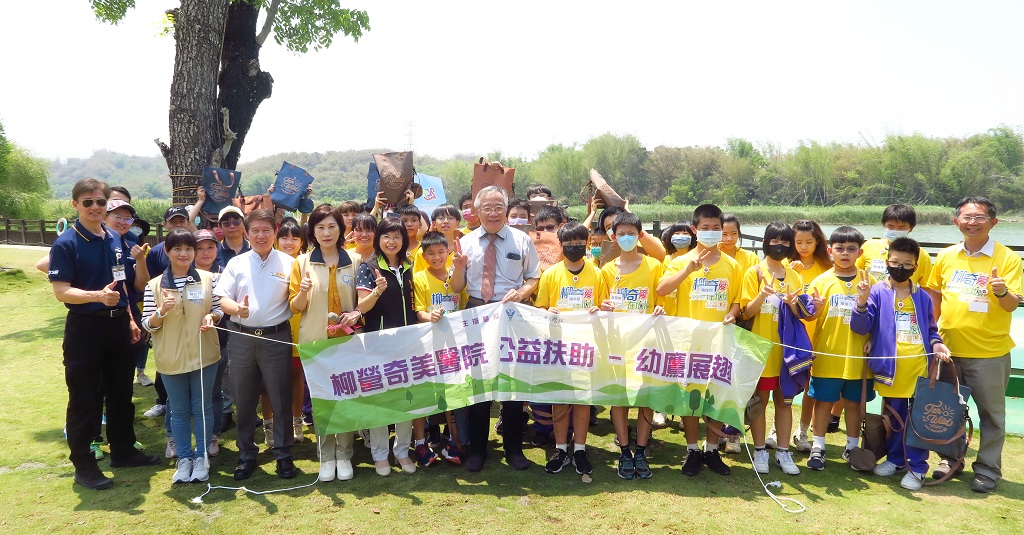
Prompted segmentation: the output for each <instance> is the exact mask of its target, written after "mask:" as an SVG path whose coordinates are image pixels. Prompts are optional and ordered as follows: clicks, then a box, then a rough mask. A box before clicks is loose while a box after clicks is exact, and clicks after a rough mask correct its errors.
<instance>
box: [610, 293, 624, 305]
mask: <svg viewBox="0 0 1024 535" xmlns="http://www.w3.org/2000/svg"><path fill="white" fill-rule="evenodd" d="M608 300H609V301H611V302H612V304H613V305H614V306H615V308H621V307H622V304H623V303H625V302H626V298H625V297H624V296H623V295H622V294H611V295H609V296H608Z"/></svg>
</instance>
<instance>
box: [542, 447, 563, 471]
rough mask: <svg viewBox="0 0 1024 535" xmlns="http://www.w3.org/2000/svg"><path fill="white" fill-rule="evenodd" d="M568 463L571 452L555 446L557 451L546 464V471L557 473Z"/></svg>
mask: <svg viewBox="0 0 1024 535" xmlns="http://www.w3.org/2000/svg"><path fill="white" fill-rule="evenodd" d="M568 464H569V453H568V452H567V451H565V450H560V449H558V448H555V453H554V455H552V456H551V460H549V461H548V464H546V465H544V471H545V472H547V473H549V474H557V473H559V472H561V471H562V468H563V467H565V466H567V465H568Z"/></svg>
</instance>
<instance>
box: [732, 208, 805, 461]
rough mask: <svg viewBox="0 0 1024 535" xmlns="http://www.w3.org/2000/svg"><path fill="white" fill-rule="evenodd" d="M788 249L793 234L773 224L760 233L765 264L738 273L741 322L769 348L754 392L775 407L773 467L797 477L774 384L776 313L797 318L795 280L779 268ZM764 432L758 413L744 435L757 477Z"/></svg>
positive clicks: (789, 411)
mask: <svg viewBox="0 0 1024 535" xmlns="http://www.w3.org/2000/svg"><path fill="white" fill-rule="evenodd" d="M792 244H793V228H792V227H790V226H789V224H788V223H785V222H782V221H777V222H775V223H772V224H770V225H768V227H767V228H765V229H764V241H763V242H762V248H763V249H764V253H765V259H764V261H763V262H761V263H760V264H758V265H756V266H754V267H752V268H750V269H748V270H747V272H746V273H744V275H743V286H742V289H741V290H740V309H741V311H742V312H743V315H742V317H743V318H750V319H752V320H753V323H752V325H751V328H750V330H751V332H753V333H754V334H757V335H758V336H761V337H762V338H765V339H767V340H771V341H772V342H774V343H775V345H773V346H772V349H771V352H770V353H769V355H768V362H767V363H766V364H765V367H764V371H763V372H762V373H761V379H760V380H759V381H758V383H757V387H756V390H755V392H756V394H757V396H758V397H760V398H761V404H762V406H767V404H768V397H769V396H772V397H773V399H774V401H775V428H776V430H777V431H778V442H777V448H778V451H776V453H775V464H776V465H777V466H779V467H780V468H782V471H783V472H785V473H787V474H790V475H797V474H799V473H800V469H799V468H797V466H796V464H795V463H794V462H793V454H792V453H790V451H789V439H790V433H791V432H792V430H793V407H792V406H791V405H789V404H788V403H787V402H786V399H785V396H784V395H783V393H782V388H781V382H780V380H779V375H780V374H781V373H782V347H781V346H779V345H778V344H779V343H781V339H780V338H779V313H780V307H784V306H788V307H790V310H792V311H793V312H794V313H796V314H797V315H798V316H800V314H799V313H798V312H797V308H798V305H797V301H798V298H799V296H800V295H802V294H803V293H804V287H803V282H802V281H801V280H800V275H798V274H797V272H796V271H793V269H792V268H790V267H788V266H786V265H785V264H783V263H782V262H783V260H785V259H786V258H787V257H788V256H789V254H790V251H791V250H792ZM765 428H766V423H765V415H764V414H763V413H762V414H761V416H760V417H758V418H756V419H755V420H754V421H752V422H750V432H751V435H752V436H753V440H754V470H756V471H757V472H759V473H762V474H767V473H768V452H767V451H766V450H765V430H766V429H765Z"/></svg>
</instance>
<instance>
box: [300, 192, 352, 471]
mask: <svg viewBox="0 0 1024 535" xmlns="http://www.w3.org/2000/svg"><path fill="white" fill-rule="evenodd" d="M343 221H344V220H343V219H342V216H341V212H340V211H339V210H338V209H337V208H332V207H331V205H329V204H322V205H320V206H318V207H317V208H316V209H315V210H313V213H311V214H310V215H309V222H308V225H309V228H308V230H307V234H306V236H307V238H306V239H307V242H308V243H309V244H311V245H312V246H313V250H312V251H310V252H308V253H306V254H302V255H299V257H298V258H297V259H296V260H295V263H294V264H292V273H291V280H290V282H289V285H288V294H289V299H290V300H289V303H290V304H291V309H292V313H293V314H302V319H301V320H300V321H299V336H298V343H300V344H302V343H306V342H313V341H316V340H324V339H326V338H334V337H337V336H345V334H346V332H345V328H344V327H351V326H354V325H356V324H357V323H358V322H359V319H360V317H361V316H362V314H360V313H359V311H358V310H356V281H355V273H356V266H357V263H358V258H353V255H352V254H350V252H349V251H347V250H345V248H344V241H345V240H344V236H345V223H344V222H343ZM352 442H353V435H352V433H351V432H350V433H341V434H336V435H323V434H321V433H320V431H319V430H317V447H318V448H319V450H320V480H321V481H333V480H334V479H335V477H337V478H338V479H340V480H342V481H344V480H348V479H352V476H353V471H352V453H353V452H352Z"/></svg>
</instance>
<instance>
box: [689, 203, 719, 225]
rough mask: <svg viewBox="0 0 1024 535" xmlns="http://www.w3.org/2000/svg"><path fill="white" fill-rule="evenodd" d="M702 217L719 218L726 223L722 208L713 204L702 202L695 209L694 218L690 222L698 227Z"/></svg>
mask: <svg viewBox="0 0 1024 535" xmlns="http://www.w3.org/2000/svg"><path fill="white" fill-rule="evenodd" d="M701 219H717V220H718V221H719V222H720V223H725V221H722V209H721V208H719V207H717V206H715V205H713V204H702V205H700V206H698V207H696V208H694V209H693V218H692V219H691V223H690V224H692V225H693V226H695V227H696V226H697V225H699V224H700V220H701Z"/></svg>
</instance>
